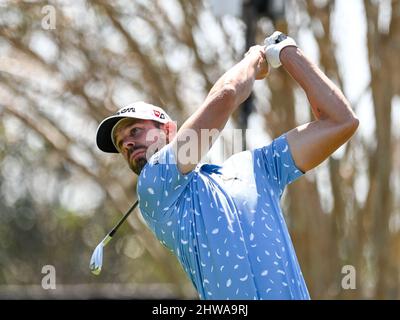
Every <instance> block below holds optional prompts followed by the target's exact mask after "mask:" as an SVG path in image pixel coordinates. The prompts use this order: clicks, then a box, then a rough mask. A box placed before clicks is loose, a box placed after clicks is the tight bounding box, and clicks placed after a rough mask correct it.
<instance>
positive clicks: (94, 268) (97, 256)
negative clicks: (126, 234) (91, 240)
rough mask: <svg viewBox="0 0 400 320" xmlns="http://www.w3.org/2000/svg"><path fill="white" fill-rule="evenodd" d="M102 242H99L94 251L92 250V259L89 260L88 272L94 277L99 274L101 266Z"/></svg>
mask: <svg viewBox="0 0 400 320" xmlns="http://www.w3.org/2000/svg"><path fill="white" fill-rule="evenodd" d="M103 247H104V245H103V241H102V242H100V243H99V244H98V245H97V247H96V249H94V251H93V254H92V258H91V259H90V264H89V268H90V271H91V272H92V273H93V274H95V275H96V276H97V275H99V274H100V272H101V267H102V266H103Z"/></svg>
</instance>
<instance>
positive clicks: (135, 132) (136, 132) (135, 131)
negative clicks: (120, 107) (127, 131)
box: [131, 128, 142, 137]
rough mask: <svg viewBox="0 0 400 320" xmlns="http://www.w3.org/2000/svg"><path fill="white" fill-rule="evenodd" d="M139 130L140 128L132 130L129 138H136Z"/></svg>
mask: <svg viewBox="0 0 400 320" xmlns="http://www.w3.org/2000/svg"><path fill="white" fill-rule="evenodd" d="M141 130H142V129H141V128H133V129H132V130H131V136H133V137H134V136H137V135H138V134H139V133H140V131H141Z"/></svg>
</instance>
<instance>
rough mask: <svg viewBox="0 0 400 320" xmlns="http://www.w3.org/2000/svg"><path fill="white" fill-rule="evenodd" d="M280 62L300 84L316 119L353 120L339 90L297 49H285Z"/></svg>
mask: <svg viewBox="0 0 400 320" xmlns="http://www.w3.org/2000/svg"><path fill="white" fill-rule="evenodd" d="M280 60H281V62H282V65H283V66H284V68H285V69H286V70H287V72H288V73H289V74H290V75H291V76H292V77H293V78H294V79H295V80H296V81H297V82H298V83H299V84H300V86H301V87H302V88H303V89H304V91H305V92H306V94H307V97H308V100H309V101H310V104H311V106H312V108H313V111H314V114H315V115H316V116H317V118H318V119H330V120H332V121H334V122H337V123H344V122H347V121H352V120H353V119H354V118H355V114H354V112H353V111H352V110H351V108H350V106H349V102H348V101H347V99H346V98H345V97H344V95H343V93H342V92H341V91H340V89H339V88H338V87H337V86H336V85H335V84H334V83H333V82H332V81H331V80H329V79H328V78H327V77H326V76H325V74H324V73H323V72H322V71H321V70H320V69H319V68H318V66H316V65H315V64H314V63H312V62H311V61H310V60H309V59H308V58H307V57H305V56H304V54H303V52H302V51H301V50H300V49H299V48H297V47H286V48H284V49H283V50H282V52H281V54H280Z"/></svg>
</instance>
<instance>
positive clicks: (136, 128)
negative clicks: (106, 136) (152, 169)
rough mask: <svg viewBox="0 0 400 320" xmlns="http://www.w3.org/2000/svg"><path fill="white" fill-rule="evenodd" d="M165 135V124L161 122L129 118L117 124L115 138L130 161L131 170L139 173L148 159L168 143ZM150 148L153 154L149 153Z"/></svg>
mask: <svg viewBox="0 0 400 320" xmlns="http://www.w3.org/2000/svg"><path fill="white" fill-rule="evenodd" d="M165 136H166V134H165V132H164V125H163V124H161V123H157V122H155V121H151V120H141V119H130V118H127V119H124V120H122V121H121V122H120V123H119V124H118V125H117V127H116V128H115V130H114V137H113V138H114V143H115V145H116V147H117V150H118V152H120V153H121V154H122V156H123V157H124V159H125V160H126V161H127V162H128V165H129V167H130V168H131V170H132V171H133V172H135V173H136V174H137V175H139V174H140V172H141V171H142V169H143V167H144V166H145V165H146V163H147V160H148V159H149V158H150V157H151V156H152V155H153V154H154V152H155V151H157V150H158V149H160V148H161V147H162V146H164V145H165V144H166V138H165ZM155 145H157V148H155ZM150 146H152V147H151V149H149V147H150ZM148 149H149V151H151V154H147V153H148V152H147V151H148ZM146 156H147V158H146Z"/></svg>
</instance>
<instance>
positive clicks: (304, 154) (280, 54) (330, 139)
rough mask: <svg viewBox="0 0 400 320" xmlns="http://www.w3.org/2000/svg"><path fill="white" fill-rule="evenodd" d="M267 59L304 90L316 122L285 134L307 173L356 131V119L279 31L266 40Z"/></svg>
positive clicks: (337, 93) (340, 95)
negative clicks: (283, 69)
mask: <svg viewBox="0 0 400 320" xmlns="http://www.w3.org/2000/svg"><path fill="white" fill-rule="evenodd" d="M265 43H266V58H267V60H268V62H269V63H270V64H271V66H272V67H274V68H277V67H279V66H280V65H281V64H282V65H283V66H284V68H285V69H286V71H287V72H288V73H289V74H290V75H291V76H292V77H293V78H294V79H295V80H296V81H297V83H299V85H300V86H301V87H302V88H303V89H304V91H305V93H306V95H307V98H308V100H309V102H310V104H311V108H312V111H313V113H314V115H315V117H316V118H317V120H315V121H312V122H310V123H307V124H305V125H302V126H299V127H297V128H295V129H293V130H291V131H289V132H288V134H287V139H288V143H289V146H290V150H291V152H292V155H293V159H294V162H295V163H296V166H297V167H298V168H299V169H301V170H302V171H304V172H305V171H308V170H310V169H312V168H314V167H316V166H317V165H318V164H320V163H321V162H322V161H324V160H325V159H326V158H327V157H328V156H330V155H331V154H332V153H333V152H334V151H335V150H336V149H337V148H339V147H340V146H341V145H342V144H344V143H345V142H346V141H347V140H348V139H349V138H350V137H351V136H352V135H353V134H354V132H355V131H356V129H357V127H358V119H357V117H356V115H355V114H354V112H353V111H352V110H351V107H350V104H349V102H348V101H347V99H346V98H345V97H344V95H343V93H342V92H341V91H340V89H339V88H338V87H337V86H336V85H335V84H334V83H333V82H332V81H331V80H329V79H328V78H327V77H326V75H325V74H324V73H323V72H322V71H321V70H320V69H319V68H318V66H316V65H315V64H314V63H312V62H311V61H310V60H309V59H308V58H307V57H305V55H304V54H303V52H302V51H301V50H300V49H299V48H297V46H296V43H295V41H294V40H293V39H291V38H289V37H287V36H286V35H284V34H282V33H281V32H279V31H276V32H274V33H273V34H272V35H271V36H270V37H268V38H267V39H265Z"/></svg>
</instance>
